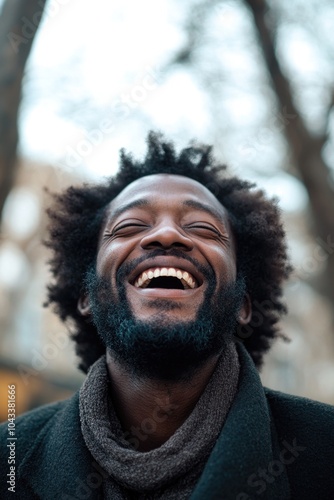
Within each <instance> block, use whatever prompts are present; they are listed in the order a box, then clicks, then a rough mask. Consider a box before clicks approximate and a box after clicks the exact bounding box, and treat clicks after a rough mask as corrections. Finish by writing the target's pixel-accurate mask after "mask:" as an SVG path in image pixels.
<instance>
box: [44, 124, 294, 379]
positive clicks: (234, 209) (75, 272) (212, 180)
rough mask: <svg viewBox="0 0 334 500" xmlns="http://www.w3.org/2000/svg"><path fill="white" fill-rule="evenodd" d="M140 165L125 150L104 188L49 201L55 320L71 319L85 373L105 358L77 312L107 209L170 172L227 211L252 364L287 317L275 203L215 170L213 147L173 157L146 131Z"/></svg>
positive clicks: (243, 336) (242, 332) (77, 190)
mask: <svg viewBox="0 0 334 500" xmlns="http://www.w3.org/2000/svg"><path fill="white" fill-rule="evenodd" d="M147 144H148V149H147V153H146V157H145V158H144V160H143V161H137V160H134V159H133V158H132V156H131V155H130V154H128V153H126V152H125V151H124V150H123V149H122V150H121V153H120V169H119V171H118V173H117V174H116V176H115V177H113V178H109V179H107V181H106V182H105V183H104V184H98V185H88V184H84V185H83V186H80V187H73V186H72V187H70V188H68V189H67V190H66V191H65V192H64V193H63V194H56V195H54V202H55V203H54V206H53V208H51V209H49V210H48V215H49V217H50V226H49V239H48V240H47V241H46V245H47V246H48V247H49V248H50V249H51V250H52V252H53V258H52V260H51V261H50V264H51V271H52V274H53V278H54V281H53V283H52V284H50V285H49V286H48V301H47V302H46V304H45V305H49V304H54V305H55V311H56V313H57V314H58V315H59V316H60V318H61V319H62V320H63V321H65V320H69V319H70V320H72V328H73V332H72V337H73V339H74V340H75V342H76V351H77V354H78V356H79V357H80V358H81V362H80V364H79V368H81V369H82V370H83V371H84V372H87V371H88V368H89V367H90V366H91V365H92V364H93V363H94V361H95V360H96V359H98V358H99V357H100V356H101V355H102V354H103V353H104V352H105V347H104V345H103V344H102V341H101V339H100V337H99V335H98V333H97V331H96V328H95V326H94V324H93V323H92V322H89V321H87V319H86V318H84V317H83V316H82V315H81V314H80V313H79V311H78V309H77V303H78V299H79V296H80V294H81V293H82V292H83V290H84V283H85V276H86V273H87V270H88V269H89V268H90V266H92V265H94V263H95V260H96V254H97V242H98V236H99V232H100V228H101V225H102V223H103V220H104V216H105V211H106V207H107V205H108V204H109V203H110V202H111V201H112V200H113V199H114V198H115V197H116V196H117V195H118V194H119V193H120V192H121V191H122V190H123V189H124V188H125V187H126V186H127V185H128V184H130V183H131V182H133V181H135V180H136V179H138V178H140V177H144V176H146V175H151V174H159V173H168V174H177V175H183V176H186V177H189V178H191V179H194V180H196V181H198V182H200V183H201V184H202V185H204V186H206V187H207V188H208V189H209V190H210V191H211V192H212V193H213V194H214V195H215V196H216V198H217V199H218V200H219V202H220V203H221V204H222V205H223V206H224V207H225V208H226V209H227V211H228V214H229V219H230V222H231V225H232V228H233V232H234V235H235V238H236V241H237V266H238V273H239V275H240V276H243V277H244V279H245V283H246V288H247V292H248V294H249V297H250V300H251V303H252V308H253V313H252V319H251V321H250V323H249V324H248V325H246V326H244V327H239V328H238V331H237V333H236V334H237V336H238V337H239V339H240V340H242V341H243V342H244V344H245V347H246V348H247V350H248V351H249V353H250V355H251V356H252V358H253V360H254V362H255V364H256V365H257V366H258V367H260V366H261V364H262V361H263V355H264V354H265V352H267V351H268V349H269V348H270V346H271V343H272V341H273V340H274V339H275V338H276V337H277V336H279V335H280V333H279V329H278V326H277V323H278V321H279V319H280V316H281V315H282V314H284V313H286V306H285V305H284V303H283V301H282V284H283V281H284V280H285V279H287V278H288V276H289V274H290V271H291V266H290V264H289V262H288V257H287V251H286V244H285V233H284V230H283V227H282V223H281V221H280V213H279V209H278V207H277V203H276V200H268V199H267V198H266V196H265V195H264V193H263V191H261V190H258V189H254V188H255V184H252V183H249V182H247V181H243V180H240V179H239V178H237V177H228V176H227V172H226V167H225V166H224V165H218V164H216V162H215V160H214V158H213V157H212V152H211V149H212V148H211V146H198V145H192V146H189V147H188V148H185V149H183V150H181V151H180V153H179V154H177V153H176V151H175V147H174V145H173V144H172V143H171V142H168V141H166V140H165V139H164V137H163V136H162V135H161V134H159V133H154V132H150V133H149V135H148V139H147Z"/></svg>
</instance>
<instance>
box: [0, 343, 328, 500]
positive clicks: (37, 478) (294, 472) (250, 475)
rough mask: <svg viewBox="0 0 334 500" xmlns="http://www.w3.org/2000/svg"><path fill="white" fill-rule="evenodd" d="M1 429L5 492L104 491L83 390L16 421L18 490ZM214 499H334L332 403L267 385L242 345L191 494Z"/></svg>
mask: <svg viewBox="0 0 334 500" xmlns="http://www.w3.org/2000/svg"><path fill="white" fill-rule="evenodd" d="M0 429H1V430H0V437H1V462H0V464H1V466H0V470H1V476H2V477H1V486H0V498H1V499H7V498H18V499H20V500H25V499H27V500H28V499H29V500H30V499H42V500H53V499H54V500H59V499H98V498H102V483H103V481H104V480H105V478H106V473H105V471H103V470H102V469H101V467H100V466H99V465H98V464H97V463H96V462H95V461H94V459H93V457H92V456H91V454H90V452H89V451H88V449H87V447H86V445H85V443H84V440H83V437H82V434H81V429H80V419H79V405H78V393H77V394H75V395H74V396H73V397H72V398H71V399H69V400H67V401H63V402H59V403H55V404H51V405H47V406H44V407H42V408H39V409H37V410H34V411H31V412H29V413H27V414H25V415H23V416H21V417H19V418H18V419H17V420H16V437H17V440H16V441H15V448H16V450H15V451H16V463H15V467H16V469H15V473H16V490H15V491H16V492H15V493H14V494H13V493H10V492H9V491H8V489H7V488H8V486H9V484H7V483H6V481H7V479H4V478H5V475H6V474H7V473H8V472H9V465H8V463H7V459H8V450H9V448H7V447H6V439H7V437H8V434H7V425H6V424H4V425H2V426H1V428H0ZM203 432H205V429H203ZM7 442H10V441H7ZM213 499H217V500H218V499H224V500H232V499H233V500H246V499H252V500H253V499H259V500H263V499H276V500H277V499H279V500H285V499H300V500H333V499H334V407H332V406H329V405H325V404H322V403H318V402H315V401H310V400H307V399H304V398H299V397H295V396H288V395H285V394H282V393H279V392H275V391H272V390H268V389H264V388H263V387H262V385H261V381H260V379H259V376H258V373H257V371H256V369H255V367H254V365H253V363H252V361H251V360H250V358H249V356H248V355H246V354H245V353H244V352H242V353H241V373H240V383H239V388H238V393H237V395H236V398H235V400H234V402H233V405H232V407H231V409H230V412H229V414H228V417H227V420H226V422H225V425H224V428H223V431H222V433H221V435H220V437H219V439H218V440H217V443H216V445H215V447H214V449H213V451H212V453H211V456H210V458H209V460H208V462H207V464H206V467H205V469H204V471H203V474H202V476H201V477H200V479H199V481H198V484H197V486H196V488H195V490H194V492H193V494H192V496H191V500H213Z"/></svg>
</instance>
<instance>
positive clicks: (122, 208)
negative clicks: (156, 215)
mask: <svg viewBox="0 0 334 500" xmlns="http://www.w3.org/2000/svg"><path fill="white" fill-rule="evenodd" d="M148 205H150V202H149V201H148V200H145V198H142V199H140V200H135V201H131V202H130V203H127V204H126V205H121V206H120V207H119V208H116V210H113V211H112V213H111V214H110V218H109V221H111V220H114V219H116V218H117V217H118V216H119V215H122V214H123V213H124V212H126V211H127V210H131V208H138V207H139V208H141V207H147V206H148Z"/></svg>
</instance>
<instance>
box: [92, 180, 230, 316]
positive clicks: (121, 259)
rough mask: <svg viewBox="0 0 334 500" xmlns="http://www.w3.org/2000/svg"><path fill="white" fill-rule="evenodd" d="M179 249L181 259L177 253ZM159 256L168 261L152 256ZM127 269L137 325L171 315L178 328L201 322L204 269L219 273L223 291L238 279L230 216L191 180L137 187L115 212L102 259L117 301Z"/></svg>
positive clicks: (123, 196) (141, 182)
mask: <svg viewBox="0 0 334 500" xmlns="http://www.w3.org/2000/svg"><path fill="white" fill-rule="evenodd" d="M174 249H175V250H178V251H179V254H180V256H179V257H174V256H170V255H169V252H170V251H171V250H174ZM155 250H161V251H162V252H161V253H162V254H163V255H161V256H156V257H151V255H152V254H153V253H154V251H155ZM137 261H138V262H139V264H138V265H135V266H132V263H136V262H137ZM197 264H198V265H197ZM124 265H126V266H128V267H129V273H128V274H127V275H126V276H124V278H125V281H124V286H125V292H126V298H127V300H128V302H129V304H130V308H131V310H132V312H133V314H134V316H135V317H136V318H137V319H139V320H147V319H150V318H152V317H153V316H154V317H156V319H157V320H158V319H159V315H161V313H164V312H165V311H168V320H169V321H170V322H172V321H175V320H176V321H180V320H181V321H189V320H193V319H194V318H195V316H196V313H197V312H198V309H199V307H200V305H201V304H202V302H203V299H204V293H205V291H206V290H207V288H208V282H207V280H206V278H205V276H204V275H203V273H202V272H201V270H200V266H205V267H208V268H210V269H211V271H212V272H213V273H214V276H215V278H216V286H217V289H219V288H221V287H222V286H223V285H227V284H229V283H232V282H234V280H235V277H236V258H235V247H234V242H233V235H232V232H231V228H230V225H229V222H228V218H227V213H226V211H225V210H224V208H223V206H222V205H221V204H220V203H219V202H218V200H217V199H216V198H215V197H214V196H213V194H212V193H210V191H209V190H208V189H206V188H205V187H204V186H202V185H201V184H199V183H198V182H196V181H193V180H191V179H188V178H186V177H183V176H177V175H166V174H159V175H151V176H147V177H143V178H141V179H139V180H137V181H135V182H133V183H132V184H130V185H129V186H128V187H127V188H126V189H124V190H123V191H122V192H121V193H120V194H119V195H118V196H117V198H115V199H114V200H113V202H112V203H111V204H110V206H109V211H108V217H107V221H106V223H105V225H104V227H103V230H102V233H101V237H100V242H99V249H98V255H97V274H98V275H99V276H101V277H103V278H105V279H107V280H109V281H110V284H111V286H112V289H113V290H115V299H116V300H118V297H117V286H116V274H117V271H118V270H119V269H120V267H121V266H124ZM166 271H167V275H168V276H166ZM152 275H153V276H154V277H155V276H157V278H154V277H153V278H152ZM175 275H176V276H175ZM150 279H151V281H149V280H150ZM164 305H165V307H164ZM174 306H175V307H174ZM157 315H158V316H157Z"/></svg>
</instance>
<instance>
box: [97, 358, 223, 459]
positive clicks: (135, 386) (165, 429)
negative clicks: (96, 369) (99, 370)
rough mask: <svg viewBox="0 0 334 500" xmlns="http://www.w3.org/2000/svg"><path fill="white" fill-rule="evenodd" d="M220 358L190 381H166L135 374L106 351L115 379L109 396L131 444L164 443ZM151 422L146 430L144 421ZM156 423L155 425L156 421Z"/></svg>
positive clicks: (150, 445)
mask: <svg viewBox="0 0 334 500" xmlns="http://www.w3.org/2000/svg"><path fill="white" fill-rule="evenodd" d="M217 360H218V357H217V358H216V357H215V358H211V359H210V360H209V361H208V362H207V364H205V365H204V366H202V368H201V369H200V370H199V371H198V372H197V373H196V374H195V375H194V377H193V378H192V379H191V380H189V381H187V382H184V381H180V382H173V383H164V382H158V381H155V380H150V379H147V378H144V379H141V378H138V377H134V375H133V373H132V372H130V371H128V370H127V369H126V368H125V367H124V366H123V365H121V364H120V363H119V362H118V361H116V360H115V358H114V357H113V355H112V353H110V351H107V366H108V372H109V375H110V378H111V380H112V382H113V383H112V384H111V389H110V397H111V399H112V401H113V405H114V408H115V411H116V414H117V417H118V419H119V421H120V423H121V426H122V428H123V430H124V434H125V435H126V436H127V438H126V439H127V440H128V441H129V443H130V444H132V445H134V443H136V445H135V449H136V450H137V451H142V452H147V451H150V450H153V449H155V448H158V447H160V446H161V445H162V444H164V443H165V442H166V441H167V440H168V439H169V438H170V437H171V436H172V435H173V434H174V433H175V432H176V431H177V429H178V428H179V427H181V425H182V424H183V423H184V422H185V420H186V419H187V418H188V416H189V415H190V413H191V412H192V410H193V409H194V407H195V405H196V403H197V401H198V399H199V398H200V396H201V394H202V392H203V391H204V389H205V387H206V385H207V383H208V381H209V379H210V377H211V375H212V373H213V371H214V369H215V366H216V363H217ZM148 420H149V421H152V428H150V429H149V430H147V431H145V429H143V427H142V423H143V422H144V421H148ZM153 422H154V424H153Z"/></svg>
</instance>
